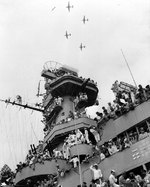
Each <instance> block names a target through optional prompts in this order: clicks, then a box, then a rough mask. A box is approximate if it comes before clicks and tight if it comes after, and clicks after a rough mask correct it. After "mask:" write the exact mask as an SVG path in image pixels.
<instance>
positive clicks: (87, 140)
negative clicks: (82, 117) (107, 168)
mask: <svg viewBox="0 0 150 187" xmlns="http://www.w3.org/2000/svg"><path fill="white" fill-rule="evenodd" d="M84 136H85V141H86V143H87V144H90V140H89V133H88V130H87V128H84Z"/></svg>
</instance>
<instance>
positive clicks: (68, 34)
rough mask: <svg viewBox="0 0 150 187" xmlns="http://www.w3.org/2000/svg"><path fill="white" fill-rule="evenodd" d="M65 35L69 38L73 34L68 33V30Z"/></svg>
mask: <svg viewBox="0 0 150 187" xmlns="http://www.w3.org/2000/svg"><path fill="white" fill-rule="evenodd" d="M65 36H66V38H67V39H68V38H69V36H71V34H70V33H68V32H67V31H66V34H65Z"/></svg>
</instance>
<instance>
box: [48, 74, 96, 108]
mask: <svg viewBox="0 0 150 187" xmlns="http://www.w3.org/2000/svg"><path fill="white" fill-rule="evenodd" d="M84 81H85V80H83V79H81V78H79V77H77V76H73V75H64V76H62V77H58V78H57V79H54V80H52V81H51V83H49V89H50V90H51V95H52V96H53V97H58V96H60V97H63V96H65V95H70V96H77V95H78V94H79V92H82V85H83V84H84ZM84 92H85V93H86V94H87V97H88V103H87V106H92V105H94V103H95V100H96V98H97V94H98V88H97V87H96V85H95V83H94V82H93V83H92V82H91V81H89V82H88V83H87V85H86V86H85V89H84Z"/></svg>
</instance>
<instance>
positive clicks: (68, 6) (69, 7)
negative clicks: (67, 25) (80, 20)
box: [66, 2, 73, 12]
mask: <svg viewBox="0 0 150 187" xmlns="http://www.w3.org/2000/svg"><path fill="white" fill-rule="evenodd" d="M66 8H68V11H69V12H70V9H71V8H73V5H70V2H68V5H67V6H66Z"/></svg>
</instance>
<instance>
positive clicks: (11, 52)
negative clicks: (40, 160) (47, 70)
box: [0, 0, 150, 169]
mask: <svg viewBox="0 0 150 187" xmlns="http://www.w3.org/2000/svg"><path fill="white" fill-rule="evenodd" d="M67 4H68V0H61V1H60V0H26V1H24V0H0V99H7V98H8V97H11V99H12V100H13V99H15V97H16V95H21V96H22V98H23V101H24V102H27V103H28V104H30V103H31V104H32V103H35V102H37V101H40V100H41V98H37V97H36V94H37V88H38V82H39V81H40V80H43V79H42V77H41V71H42V69H43V65H44V63H45V62H46V61H56V62H59V63H61V64H66V65H68V66H71V67H74V68H76V69H78V70H79V75H81V76H82V77H85V78H89V77H90V78H91V79H93V80H95V81H96V82H97V84H98V88H99V102H100V105H99V106H98V107H96V106H94V107H91V108H90V109H88V113H89V114H90V115H92V116H94V115H95V111H97V110H98V111H101V107H102V106H107V103H108V102H109V101H112V100H113V99H114V95H113V93H112V91H111V86H112V84H113V83H114V81H115V80H119V81H124V82H127V83H130V84H134V83H133V80H132V77H131V75H130V72H129V70H128V68H127V65H126V63H125V60H124V58H123V55H122V53H121V49H122V50H123V53H124V55H125V57H126V59H127V62H128V64H129V66H130V68H131V71H132V73H133V76H134V79H135V81H136V83H137V85H138V84H142V85H143V86H146V85H147V84H150V76H149V67H150V62H149V60H150V52H149V51H150V1H149V0H70V4H71V5H73V8H71V10H70V12H68V10H67V8H66V6H67ZM54 7H55V8H54ZM83 16H86V18H88V20H89V21H88V22H86V24H83V22H82V19H83ZM66 31H67V32H68V33H71V37H69V39H66V38H65V36H64V35H65V32H66ZM81 43H83V45H85V46H86V48H84V49H83V50H82V51H81V50H80V49H79V46H80V44H81ZM41 82H42V81H41ZM0 116H1V118H0V134H1V136H0V149H1V151H0V168H1V167H2V166H3V165H4V164H5V163H6V164H8V165H9V166H10V167H11V168H12V169H15V165H16V164H17V163H18V162H19V161H24V159H25V156H26V154H27V151H28V149H29V145H30V144H31V143H35V144H36V145H37V142H38V140H39V139H42V138H43V132H42V129H43V124H42V123H41V120H42V116H41V114H40V113H39V112H32V111H29V110H26V109H20V108H18V107H15V106H11V105H8V106H6V104H5V103H2V102H1V103H0Z"/></svg>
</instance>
